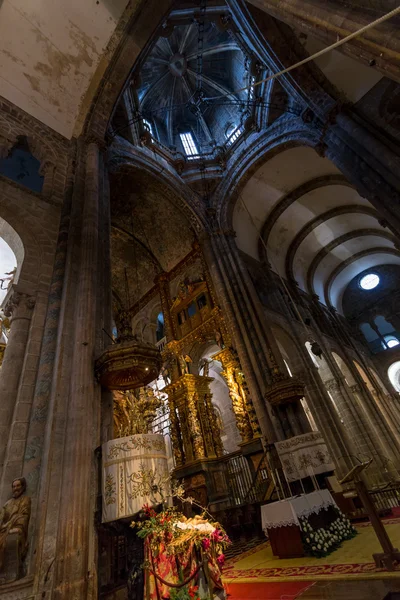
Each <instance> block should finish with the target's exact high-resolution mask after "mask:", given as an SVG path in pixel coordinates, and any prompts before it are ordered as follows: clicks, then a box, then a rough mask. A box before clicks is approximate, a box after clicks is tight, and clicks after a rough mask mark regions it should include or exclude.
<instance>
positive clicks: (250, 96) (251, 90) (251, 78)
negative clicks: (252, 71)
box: [249, 75, 256, 100]
mask: <svg viewBox="0 0 400 600" xmlns="http://www.w3.org/2000/svg"><path fill="white" fill-rule="evenodd" d="M255 82H256V78H255V76H254V75H252V76H251V77H250V86H251V87H250V89H249V99H250V100H254V84H255Z"/></svg>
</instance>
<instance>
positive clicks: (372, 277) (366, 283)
mask: <svg viewBox="0 0 400 600" xmlns="http://www.w3.org/2000/svg"><path fill="white" fill-rule="evenodd" d="M378 284H379V277H378V275H376V274H375V273H368V274H367V275H364V277H361V279H360V286H361V287H362V289H363V290H373V289H374V288H376V286H377V285H378Z"/></svg>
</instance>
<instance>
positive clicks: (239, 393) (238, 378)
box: [213, 348, 260, 442]
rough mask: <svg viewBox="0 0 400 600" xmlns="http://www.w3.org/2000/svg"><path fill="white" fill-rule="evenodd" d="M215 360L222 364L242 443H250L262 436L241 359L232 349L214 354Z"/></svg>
mask: <svg viewBox="0 0 400 600" xmlns="http://www.w3.org/2000/svg"><path fill="white" fill-rule="evenodd" d="M213 359H214V360H218V361H219V362H220V363H221V364H222V367H223V370H222V371H221V375H222V376H223V378H224V379H225V381H226V384H227V386H228V389H229V396H230V398H231V401H232V408H233V412H234V414H235V418H236V425H237V428H238V430H239V433H240V436H241V438H242V441H243V442H249V441H250V440H252V439H253V438H254V437H255V436H258V435H259V434H260V428H259V425H258V421H257V417H256V414H255V410H254V406H253V403H252V402H251V399H250V394H249V391H248V388H247V384H246V380H245V376H244V373H243V371H242V369H241V366H240V362H239V359H238V357H237V355H236V353H235V352H234V351H233V350H232V349H231V348H224V349H223V350H222V351H221V352H218V353H217V354H214V356H213Z"/></svg>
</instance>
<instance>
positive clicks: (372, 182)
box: [323, 111, 400, 237]
mask: <svg viewBox="0 0 400 600" xmlns="http://www.w3.org/2000/svg"><path fill="white" fill-rule="evenodd" d="M324 139H325V144H326V147H325V148H324V151H323V154H324V156H326V157H327V158H329V160H331V161H332V162H333V163H334V164H335V165H336V166H337V167H338V169H340V171H341V172H342V173H343V175H345V177H346V178H347V179H348V181H349V182H350V183H352V184H353V185H354V186H355V188H356V189H357V191H358V193H359V194H360V195H361V196H362V197H364V198H366V199H367V200H368V201H369V202H370V203H371V204H372V206H374V208H376V210H377V211H378V213H379V214H380V215H381V216H382V220H383V223H384V224H385V225H386V226H387V227H389V228H390V230H391V231H392V232H393V233H394V234H395V235H397V237H400V178H399V167H400V158H399V157H398V155H397V154H395V153H394V152H393V151H392V150H391V149H390V148H389V146H386V145H384V144H383V143H382V142H380V141H379V140H378V138H376V137H374V136H372V135H371V134H370V133H369V132H368V131H367V129H366V127H363V126H362V124H360V123H359V122H356V121H355V118H353V117H352V115H351V113H350V112H348V111H347V112H345V111H343V112H341V113H339V114H338V115H337V117H336V122H335V124H334V125H331V126H330V127H329V128H328V130H327V131H326V135H325V138H324Z"/></svg>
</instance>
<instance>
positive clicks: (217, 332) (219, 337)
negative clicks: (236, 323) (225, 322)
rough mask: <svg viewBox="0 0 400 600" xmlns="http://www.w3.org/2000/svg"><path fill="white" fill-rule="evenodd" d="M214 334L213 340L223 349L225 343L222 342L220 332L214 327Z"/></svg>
mask: <svg viewBox="0 0 400 600" xmlns="http://www.w3.org/2000/svg"><path fill="white" fill-rule="evenodd" d="M214 336H215V341H216V342H217V346H219V347H220V348H221V350H223V349H224V348H225V344H224V340H223V339H222V333H221V332H220V331H219V330H218V329H216V330H215V331H214Z"/></svg>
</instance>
